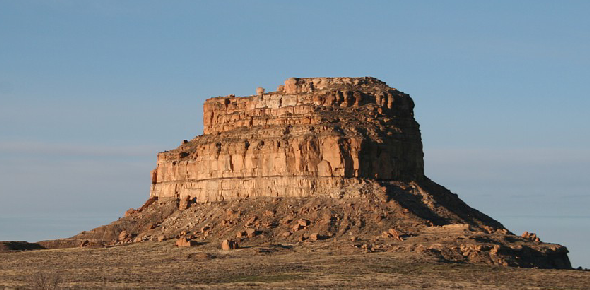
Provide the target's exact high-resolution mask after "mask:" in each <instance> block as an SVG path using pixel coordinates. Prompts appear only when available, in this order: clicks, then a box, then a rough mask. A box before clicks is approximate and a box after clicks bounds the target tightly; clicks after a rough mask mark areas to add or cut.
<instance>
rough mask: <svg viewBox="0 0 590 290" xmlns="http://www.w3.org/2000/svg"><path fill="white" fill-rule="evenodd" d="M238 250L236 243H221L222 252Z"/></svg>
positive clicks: (226, 241)
mask: <svg viewBox="0 0 590 290" xmlns="http://www.w3.org/2000/svg"><path fill="white" fill-rule="evenodd" d="M237 248H238V243H237V242H236V241H234V240H223V241H222V242H221V249H222V250H224V251H229V250H233V249H237Z"/></svg>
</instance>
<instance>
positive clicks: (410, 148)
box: [39, 77, 571, 268]
mask: <svg viewBox="0 0 590 290" xmlns="http://www.w3.org/2000/svg"><path fill="white" fill-rule="evenodd" d="M256 92H257V94H256V95H253V96H250V97H235V96H233V95H232V96H227V97H218V98H212V99H209V100H207V101H206V102H205V104H204V106H203V107H204V122H203V123H204V134H203V135H202V136H197V137H196V138H194V139H192V140H190V141H188V140H185V141H183V142H182V144H181V145H180V146H179V147H178V148H176V149H174V150H171V151H166V152H161V153H159V154H158V165H157V167H156V169H154V170H153V171H152V173H151V177H152V186H151V193H150V198H149V199H148V201H147V202H146V203H145V204H144V205H143V206H142V207H141V208H139V209H130V210H128V211H127V213H126V215H125V217H123V218H120V219H119V220H117V221H115V222H113V223H111V224H109V225H106V226H102V227H99V228H96V229H93V230H91V231H88V232H82V233H80V234H79V235H77V236H74V237H72V238H70V239H62V240H54V241H44V242H39V244H40V245H41V246H43V247H46V248H52V247H75V246H80V245H81V246H83V247H101V246H114V245H122V244H129V243H135V242H143V241H154V242H162V243H165V242H166V241H168V240H173V239H176V245H178V246H202V245H206V244H215V245H220V244H221V245H222V248H223V249H226V250H228V249H233V248H237V247H238V246H237V245H238V244H239V245H240V246H244V247H256V246H260V245H264V244H269V243H272V244H286V245H289V246H286V248H291V247H292V245H298V246H302V247H303V246H305V245H306V243H307V244H309V243H312V244H321V243H326V245H329V247H334V249H335V250H336V249H338V250H337V251H340V252H345V251H348V250H346V249H349V250H352V251H357V252H384V251H402V252H403V251H405V252H417V253H423V254H425V255H430V256H435V257H438V258H440V259H441V260H443V261H453V262H470V263H487V264H496V265H509V266H519V267H542V268H570V267H571V265H570V262H569V258H568V256H567V253H568V251H567V249H566V248H565V247H563V246H561V245H556V244H548V243H543V242H541V240H540V239H539V238H538V237H537V236H536V235H534V234H529V233H525V234H523V236H516V235H514V234H513V233H511V232H510V231H508V230H507V229H506V228H505V227H504V226H503V225H502V224H500V223H499V222H497V221H496V220H494V219H492V218H490V217H489V216H487V215H485V214H483V213H481V212H479V211H477V210H475V209H473V208H471V207H469V206H468V205H467V204H465V203H464V202H463V201H462V200H461V199H460V198H459V197H458V196H457V195H456V194H454V193H452V192H451V191H449V190H448V189H446V188H445V187H443V186H440V185H438V184H436V183H435V182H433V181H431V180H430V179H428V178H427V177H426V176H424V160H423V152H422V141H421V136H420V130H419V125H418V123H417V122H416V121H415V119H414V114H413V108H414V103H413V101H412V99H411V98H410V96H409V95H407V94H404V93H402V92H400V91H398V90H396V89H394V88H390V87H388V86H387V85H386V84H385V83H384V82H382V81H379V80H377V79H375V78H368V77H365V78H310V79H289V80H287V81H285V84H284V85H281V86H279V88H278V89H277V91H276V92H269V93H267V92H265V90H264V89H263V88H258V89H257V90H256Z"/></svg>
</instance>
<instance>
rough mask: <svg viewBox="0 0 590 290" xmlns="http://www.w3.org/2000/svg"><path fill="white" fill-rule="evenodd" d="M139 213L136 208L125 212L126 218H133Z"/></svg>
mask: <svg viewBox="0 0 590 290" xmlns="http://www.w3.org/2000/svg"><path fill="white" fill-rule="evenodd" d="M136 212H137V211H136V210H135V209H134V208H130V209H128V210H127V211H126V212H125V217H128V216H131V215H133V214H134V213H136Z"/></svg>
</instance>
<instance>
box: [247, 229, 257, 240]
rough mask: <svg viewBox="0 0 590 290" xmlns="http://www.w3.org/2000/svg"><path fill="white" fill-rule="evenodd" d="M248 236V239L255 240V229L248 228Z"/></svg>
mask: <svg viewBox="0 0 590 290" xmlns="http://www.w3.org/2000/svg"><path fill="white" fill-rule="evenodd" d="M246 235H247V236H248V238H253V237H254V236H256V230H255V229H253V228H247V229H246Z"/></svg>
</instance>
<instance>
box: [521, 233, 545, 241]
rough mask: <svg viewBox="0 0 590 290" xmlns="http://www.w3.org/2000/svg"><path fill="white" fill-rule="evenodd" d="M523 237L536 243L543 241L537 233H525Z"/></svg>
mask: <svg viewBox="0 0 590 290" xmlns="http://www.w3.org/2000/svg"><path fill="white" fill-rule="evenodd" d="M521 237H523V238H525V239H527V240H531V241H535V242H540V241H541V239H540V238H539V237H537V235H536V234H535V233H529V232H524V233H522V235H521Z"/></svg>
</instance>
